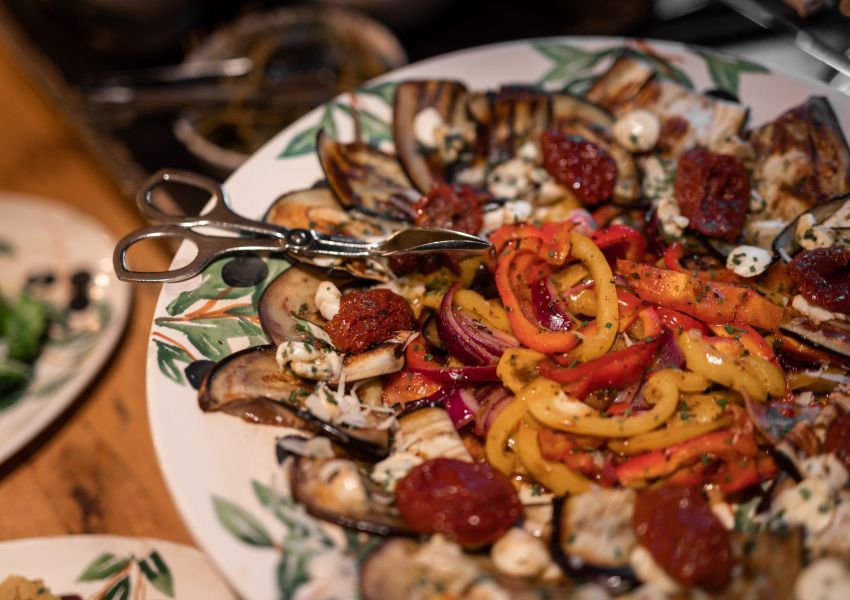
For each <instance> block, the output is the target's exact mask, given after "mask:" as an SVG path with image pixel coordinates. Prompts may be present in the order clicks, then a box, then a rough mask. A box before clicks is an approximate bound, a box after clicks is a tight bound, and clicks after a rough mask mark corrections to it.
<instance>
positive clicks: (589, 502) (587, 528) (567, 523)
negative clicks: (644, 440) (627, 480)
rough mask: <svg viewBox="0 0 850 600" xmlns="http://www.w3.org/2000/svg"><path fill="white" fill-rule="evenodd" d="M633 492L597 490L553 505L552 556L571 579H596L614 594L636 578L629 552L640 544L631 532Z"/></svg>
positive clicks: (631, 583) (632, 583) (556, 501)
mask: <svg viewBox="0 0 850 600" xmlns="http://www.w3.org/2000/svg"><path fill="white" fill-rule="evenodd" d="M633 510H634V492H633V491H632V490H609V489H597V490H593V491H590V492H586V493H584V494H579V495H577V496H572V497H571V498H569V499H568V500H567V499H564V498H556V499H555V500H554V502H553V504H552V539H551V550H552V556H553V557H554V558H555V560H556V561H557V563H558V565H560V567H561V568H562V569H563V570H564V572H565V573H567V574H568V575H570V576H573V577H576V578H577V579H586V580H591V581H595V582H596V583H598V584H599V585H602V586H603V587H605V588H607V589H608V590H609V591H611V592H623V591H626V590H628V589H630V588H632V587H633V586H634V585H635V584H636V582H637V580H636V578H635V575H634V572H633V571H632V569H631V567H630V566H629V554H630V553H631V550H632V549H633V548H634V546H635V545H636V544H637V537H636V536H635V533H634V531H633V529H632V512H633Z"/></svg>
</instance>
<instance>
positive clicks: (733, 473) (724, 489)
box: [711, 454, 778, 495]
mask: <svg viewBox="0 0 850 600" xmlns="http://www.w3.org/2000/svg"><path fill="white" fill-rule="evenodd" d="M777 471H778V468H777V466H776V463H775V462H774V461H773V459H772V458H771V457H770V456H769V455H767V454H763V455H761V456H757V457H753V456H740V457H737V458H733V457H730V458H729V459H727V460H725V461H723V464H722V465H720V468H719V469H718V470H717V472H716V473H715V474H714V476H713V477H712V478H711V481H712V483H714V484H716V485H717V486H718V487H719V488H720V492H721V493H722V494H724V495H725V494H731V493H732V492H739V491H741V490H744V489H747V488H748V487H751V486H754V485H757V484H759V483H761V482H762V481H764V480H765V479H768V478H770V477H773V476H774V475H776V472H777Z"/></svg>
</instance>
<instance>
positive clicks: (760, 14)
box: [719, 0, 850, 77]
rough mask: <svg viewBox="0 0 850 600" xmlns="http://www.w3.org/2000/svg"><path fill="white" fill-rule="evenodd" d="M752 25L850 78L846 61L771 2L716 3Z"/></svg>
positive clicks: (849, 64) (724, 0)
mask: <svg viewBox="0 0 850 600" xmlns="http://www.w3.org/2000/svg"><path fill="white" fill-rule="evenodd" d="M719 1H720V2H722V3H723V4H725V5H726V6H728V7H729V8H731V9H732V10H734V11H736V12H738V13H740V14H741V15H743V16H745V17H747V18H748V19H750V20H751V21H753V22H754V23H757V24H758V25H760V26H762V27H764V28H765V29H768V30H770V31H773V32H775V33H779V34H781V35H784V36H785V37H787V38H790V39H791V40H793V42H794V43H795V44H796V45H797V47H798V48H799V49H800V50H802V51H803V52H805V53H806V54H808V55H809V56H812V57H813V58H815V59H817V60H819V61H820V62H822V63H824V64H826V65H827V66H829V67H831V68H833V69H835V70H836V71H838V72H839V73H841V74H842V75H845V76H847V77H850V58H848V57H847V56H845V55H844V54H842V53H841V52H840V51H839V50H835V49H834V48H831V47H830V46H828V45H827V44H825V43H823V42H822V41H820V40H819V39H818V38H817V36H815V35H814V34H813V33H812V32H811V31H808V30H807V29H804V28H803V27H800V26H799V25H797V24H796V23H794V22H793V21H792V20H791V19H789V18H788V17H786V16H785V15H784V14H783V9H782V8H781V7H779V6H778V5H777V4H776V3H775V2H774V0H719Z"/></svg>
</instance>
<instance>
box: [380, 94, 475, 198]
mask: <svg viewBox="0 0 850 600" xmlns="http://www.w3.org/2000/svg"><path fill="white" fill-rule="evenodd" d="M468 95H469V94H468V92H467V89H466V86H464V85H463V84H462V83H460V82H458V81H444V80H437V79H434V80H419V81H404V82H402V83H401V84H399V86H398V88H397V89H396V94H395V99H394V107H393V141H394V142H395V148H396V153H397V154H398V158H399V161H400V162H401V165H402V167H403V168H404V171H405V173H407V176H408V177H409V178H410V181H412V182H413V185H414V186H416V189H418V190H419V191H420V192H422V193H423V194H427V193H428V191H429V190H430V189H431V187H432V186H433V185H434V182H435V181H445V180H446V179H447V174H446V161H445V160H444V159H443V157H442V156H441V154H440V152H439V149H438V148H432V147H427V146H426V145H424V144H423V143H422V142H421V141H420V140H418V139H417V138H416V128H415V127H414V121H415V120H416V117H417V115H418V114H419V113H421V112H422V111H424V110H425V109H428V108H432V109H434V110H436V111H437V113H438V114H439V116H440V117H441V119H442V120H443V122H444V123H445V124H446V126H447V127H448V128H449V130H451V131H450V134H451V135H458V134H460V135H462V136H464V137H466V135H467V134H468V135H469V137H470V138H472V137H474V125H473V124H472V121H471V119H470V118H469V116H468V112H467V99H468ZM459 141H460V140H459ZM465 142H466V140H464V144H465Z"/></svg>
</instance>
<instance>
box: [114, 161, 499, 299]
mask: <svg viewBox="0 0 850 600" xmlns="http://www.w3.org/2000/svg"><path fill="white" fill-rule="evenodd" d="M164 183H179V184H183V185H186V186H190V187H194V188H197V189H199V190H203V191H204V192H208V193H209V194H210V196H211V197H212V199H211V205H209V206H208V207H207V209H206V210H205V211H203V212H202V213H201V214H199V215H193V216H175V215H169V214H168V213H166V212H164V211H162V210H161V209H159V208H157V207H156V206H155V205H154V203H153V191H154V190H155V189H156V188H157V187H158V186H160V185H162V184H164ZM136 202H137V204H138V206H139V210H140V211H141V213H142V214H143V215H144V216H145V217H146V218H147V219H149V220H151V221H153V222H158V223H162V225H154V226H151V227H143V228H142V229H137V230H136V231H134V232H132V233H130V234H128V235H126V236H124V237H123V238H121V239H120V240H119V241H118V244H116V246H115V252H114V253H113V256H112V263H113V266H114V268H115V274H116V275H117V276H118V278H119V279H121V280H123V281H135V282H141V283H172V282H175V281H183V280H186V279H189V278H191V277H194V276H195V275H198V274H199V273H201V271H203V270H204V268H205V267H206V266H207V265H209V264H210V263H211V262H212V261H214V260H215V259H217V258H220V257H222V256H225V255H228V254H237V253H243V252H271V253H275V254H287V255H289V256H290V257H292V258H293V259H295V260H298V259H302V258H313V257H328V258H338V259H347V258H352V259H353V258H361V259H362V258H386V257H389V256H393V255H395V254H428V253H433V252H449V251H457V252H464V253H471V254H475V253H481V252H486V251H487V250H489V249H490V246H491V244H490V242H488V241H486V240H483V239H481V238H479V237H476V236H474V235H469V234H467V233H461V232H459V231H450V230H447V229H431V228H427V227H408V228H406V229H401V230H399V231H396V232H394V233H392V234H391V235H389V236H388V237H386V238H384V239H383V240H381V241H377V242H370V241H364V240H358V239H354V238H350V237H343V236H337V235H326V234H323V233H319V232H317V231H315V230H313V229H287V228H285V227H278V226H276V225H272V224H269V223H262V222H260V221H254V220H253V219H248V218H245V217H243V216H241V215H239V214H237V213H236V212H234V211H233V209H232V208H231V207H230V202H229V201H228V197H227V192H226V191H225V190H224V188H222V187H221V186H220V185H219V184H218V183H217V182H216V181H214V180H212V179H210V178H208V177H205V176H203V175H199V174H197V173H192V172H189V171H179V170H162V171H159V172H157V173H155V174H154V175H152V176H151V177H150V178H149V179H148V180H147V181H146V182H145V183H144V185H143V186H142V189H141V190H140V191H139V194H138V196H137V197H136ZM202 227H203V228H212V229H219V230H222V231H226V232H231V233H236V234H241V235H239V236H235V237H234V236H231V237H226V236H218V235H212V234H207V233H200V232H199V231H196V230H195V229H196V228H202ZM160 237H170V238H176V239H180V240H184V241H190V242H192V243H193V244H194V245H195V246H196V248H197V254H196V256H195V258H194V259H192V261H191V262H189V264H187V265H184V266H181V267H178V268H175V269H170V270H168V271H134V270H132V269H130V268H129V267H128V266H127V252H128V250H129V249H130V248H131V247H132V246H133V245H135V244H137V243H139V242H141V241H142V240H147V239H151V238H160Z"/></svg>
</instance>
